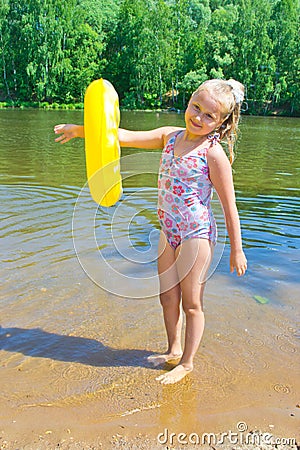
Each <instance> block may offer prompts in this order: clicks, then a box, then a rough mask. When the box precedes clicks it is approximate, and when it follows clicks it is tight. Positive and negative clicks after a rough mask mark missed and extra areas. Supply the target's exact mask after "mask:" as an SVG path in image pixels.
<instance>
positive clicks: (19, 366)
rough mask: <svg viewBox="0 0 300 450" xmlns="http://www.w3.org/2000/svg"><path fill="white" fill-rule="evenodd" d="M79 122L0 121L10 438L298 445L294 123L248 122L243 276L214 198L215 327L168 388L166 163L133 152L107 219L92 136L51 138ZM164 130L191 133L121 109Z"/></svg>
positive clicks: (2, 353)
mask: <svg viewBox="0 0 300 450" xmlns="http://www.w3.org/2000/svg"><path fill="white" fill-rule="evenodd" d="M82 120H83V113H82V112H78V111H74V112H73V111H35V110H32V111H27V110H26V111H19V110H16V111H14V110H8V111H5V110H3V111H0V134H1V146H0V164H1V167H2V170H1V185H0V201H1V216H2V220H1V231H0V233H1V238H2V239H1V249H2V252H1V267H0V275H1V281H2V287H1V298H0V305H1V322H0V325H1V328H0V371H1V381H0V383H1V389H0V405H1V408H0V428H1V430H5V432H4V436H6V437H10V438H19V439H20V442H22V439H23V440H24V442H32V439H33V436H38V435H40V434H43V433H45V432H46V430H48V431H51V432H52V433H53V435H54V434H55V433H56V435H57V439H58V438H59V439H62V438H63V437H64V438H65V439H69V438H70V433H73V434H72V436H75V435H76V432H77V434H78V436H79V437H80V436H83V435H85V436H94V437H95V436H102V437H103V435H105V433H106V434H109V433H110V432H111V429H107V430H106V431H105V426H108V425H110V426H111V427H115V428H113V429H114V430H115V432H116V433H118V430H119V431H120V429H122V430H124V429H127V430H128V432H129V430H131V433H133V434H134V433H135V432H136V434H137V433H138V430H140V429H142V430H144V431H145V430H146V432H149V433H150V434H151V433H152V435H153V436H154V435H155V433H156V434H157V433H159V432H162V431H163V430H164V429H165V427H168V430H169V431H170V432H175V433H179V432H186V433H191V432H197V433H201V432H214V431H218V432H225V431H227V430H228V429H231V430H233V431H236V424H237V423H238V422H241V421H244V422H245V423H247V426H248V428H249V429H250V428H251V429H254V428H255V427H256V428H260V429H264V430H265V431H269V432H271V433H274V434H278V435H281V436H285V437H289V436H296V435H297V429H298V427H299V418H300V417H299V411H300V409H299V408H297V404H299V397H297V395H299V387H300V385H299V380H300V377H299V337H300V334H299V315H298V311H299V306H298V302H299V279H300V277H299V275H300V272H299V260H300V251H299V249H300V245H299V220H300V215H299V204H300V202H299V187H300V186H299V185H300V176H299V175H300V174H299V170H300V132H299V128H300V119H298V118H275V117H272V118H266V117H248V116H245V117H243V118H242V123H241V133H240V142H239V145H238V147H237V155H236V160H235V162H234V166H233V169H234V180H235V188H236V195H237V204H238V209H239V212H240V218H241V225H242V232H243V242H244V247H245V252H246V254H247V259H248V264H249V269H248V272H247V274H246V276H245V277H243V278H238V277H236V276H235V275H231V274H230V273H229V245H228V242H226V235H225V232H224V223H223V219H222V214H221V208H220V206H219V204H218V201H217V199H215V200H214V208H215V213H216V216H217V220H218V224H219V230H220V242H219V244H218V246H217V251H216V255H215V260H214V263H213V266H212V270H211V272H210V277H209V280H208V283H207V288H206V295H205V311H206V329H205V333H204V337H203V340H202V343H201V347H200V349H199V351H198V354H197V357H196V359H195V366H196V367H195V370H194V371H193V373H192V374H191V376H190V377H189V378H186V379H185V380H184V381H183V382H182V383H179V384H177V385H174V386H171V387H163V386H161V385H159V384H158V383H157V382H156V381H155V377H156V376H157V375H158V374H160V373H162V370H163V369H162V368H158V369H154V368H151V367H149V366H148V365H147V363H146V362H145V358H146V356H147V355H149V354H150V353H152V352H153V351H154V352H160V351H164V350H165V339H166V338H165V332H164V328H163V321H162V313H161V309H160V306H159V300H158V292H157V290H158V285H157V277H156V244H157V236H158V232H157V227H158V223H157V219H156V211H155V208H156V177H157V170H158V162H159V156H160V152H158V151H154V152H147V151H143V152H140V151H139V152H136V151H135V152H134V151H133V150H131V149H123V151H122V160H121V167H122V175H123V180H124V193H123V196H122V199H121V201H120V202H119V203H118V204H117V205H116V206H114V207H112V208H108V209H106V208H97V206H96V205H95V204H94V203H93V201H92V200H91V199H90V197H89V192H88V189H87V187H86V174H85V159H84V143H83V141H82V140H81V141H80V140H77V141H73V142H71V143H69V144H66V145H63V146H61V145H58V144H55V143H54V134H53V126H54V125H55V124H57V123H63V122H64V123H67V122H69V123H70V122H74V123H82ZM163 125H177V126H182V125H183V115H182V114H176V113H168V114H166V113H146V112H145V113H141V112H123V113H122V118H121V126H123V127H125V128H126V127H127V128H130V129H150V128H154V127H158V126H163ZM137 426H138V430H137V428H136V427H137ZM49 427H52V428H50V429H49ZM120 427H121V428H120ZM70 430H71V432H70ZM75 430H76V431H75ZM5 433H6V435H5ZM30 439H31V440H30ZM32 448H35V447H32ZM106 448H108V447H106Z"/></svg>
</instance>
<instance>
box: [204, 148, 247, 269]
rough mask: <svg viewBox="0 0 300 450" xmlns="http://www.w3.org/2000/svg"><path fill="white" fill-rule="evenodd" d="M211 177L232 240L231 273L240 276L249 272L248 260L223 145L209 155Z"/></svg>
mask: <svg viewBox="0 0 300 450" xmlns="http://www.w3.org/2000/svg"><path fill="white" fill-rule="evenodd" d="M207 160H208V165H209V176H210V179H211V182H212V183H213V185H214V188H215V189H216V191H217V194H218V196H219V199H220V201H221V204H222V207H223V211H224V215H225V222H226V228H227V232H228V236H229V240H230V247H231V251H230V271H231V272H233V271H234V269H235V270H236V272H237V274H238V276H240V275H244V273H245V272H246V270H247V259H246V256H245V254H244V252H243V247H242V237H241V227H240V219H239V215H238V210H237V207H236V203H235V193H234V186H233V179H232V170H231V165H230V163H229V161H228V158H227V156H226V154H225V152H224V150H223V148H222V146H221V145H214V146H213V147H212V148H210V150H209V152H208V154H207Z"/></svg>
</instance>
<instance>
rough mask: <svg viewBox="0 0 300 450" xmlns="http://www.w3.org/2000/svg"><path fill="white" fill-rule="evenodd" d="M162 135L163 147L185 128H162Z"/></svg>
mask: <svg viewBox="0 0 300 450" xmlns="http://www.w3.org/2000/svg"><path fill="white" fill-rule="evenodd" d="M163 129H164V134H163V141H164V146H165V145H166V144H167V143H168V142H169V140H170V139H171V138H173V137H174V136H176V135H177V134H178V132H180V131H182V130H185V128H182V127H164V128H163Z"/></svg>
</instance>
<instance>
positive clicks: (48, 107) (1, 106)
mask: <svg viewBox="0 0 300 450" xmlns="http://www.w3.org/2000/svg"><path fill="white" fill-rule="evenodd" d="M246 103H247V104H248V103H250V102H246ZM15 109H16V110H42V111H83V110H84V104H83V102H78V103H72V104H65V103H57V102H53V103H48V102H19V103H18V102H16V104H15V105H12V104H10V103H9V102H1V101H0V111H4V110H15ZM265 109H266V107H265V106H261V108H259V109H258V110H255V109H251V107H250V108H249V107H248V108H247V110H246V111H242V115H244V116H257V117H293V118H299V117H300V112H299V111H296V112H295V113H294V114H291V113H289V112H288V111H287V110H286V109H284V108H280V107H278V108H272V109H270V110H265ZM120 111H121V112H122V111H129V112H141V113H163V114H169V113H177V114H183V113H184V111H185V110H184V109H180V108H176V107H166V108H154V109H150V108H145V109H138V108H137V109H130V108H123V107H122V106H120Z"/></svg>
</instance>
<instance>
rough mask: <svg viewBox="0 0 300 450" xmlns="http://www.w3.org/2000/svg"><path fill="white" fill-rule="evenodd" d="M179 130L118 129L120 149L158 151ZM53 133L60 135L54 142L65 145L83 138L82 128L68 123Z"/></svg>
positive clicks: (163, 128)
mask: <svg viewBox="0 0 300 450" xmlns="http://www.w3.org/2000/svg"><path fill="white" fill-rule="evenodd" d="M180 129H181V128H178V127H161V128H155V129H154V130H149V131H131V130H125V129H124V128H119V130H118V137H119V142H120V146H121V147H133V148H145V149H159V148H163V147H164V146H165V144H166V142H167V140H168V139H169V137H170V135H171V134H172V133H174V132H175V131H177V130H180ZM54 133H55V134H59V135H60V136H59V137H57V138H56V139H55V142H60V143H61V144H65V143H66V142H69V141H70V140H71V139H73V138H76V137H80V138H84V126H83V125H75V124H70V123H69V124H60V125H56V126H55V127H54Z"/></svg>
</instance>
